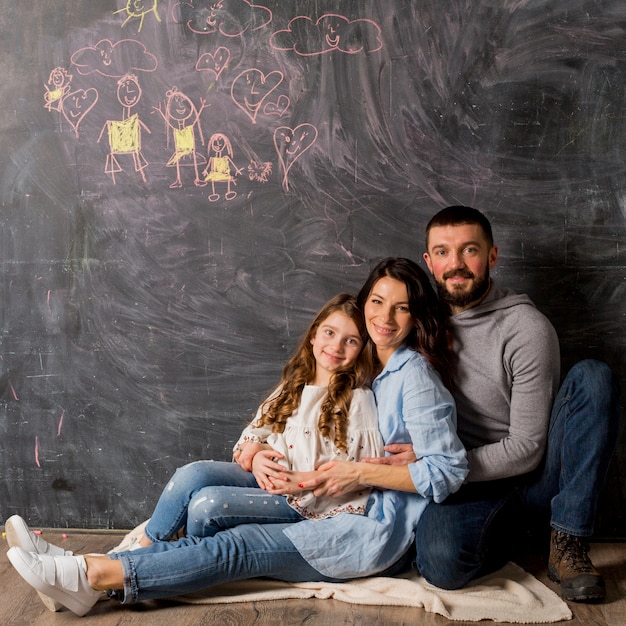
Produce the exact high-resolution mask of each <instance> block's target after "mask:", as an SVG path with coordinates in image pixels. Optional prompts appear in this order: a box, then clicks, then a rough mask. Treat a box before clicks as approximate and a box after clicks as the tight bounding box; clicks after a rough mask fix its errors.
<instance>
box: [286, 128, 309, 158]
mask: <svg viewBox="0 0 626 626" xmlns="http://www.w3.org/2000/svg"><path fill="white" fill-rule="evenodd" d="M311 138H312V132H311V130H310V128H309V127H301V128H296V130H294V132H293V134H292V135H291V136H289V135H288V134H286V135H285V148H286V150H285V152H286V153H287V154H288V155H289V156H290V157H293V156H294V155H296V154H300V153H301V152H303V151H304V146H306V147H307V148H308V147H309V146H310V145H311Z"/></svg>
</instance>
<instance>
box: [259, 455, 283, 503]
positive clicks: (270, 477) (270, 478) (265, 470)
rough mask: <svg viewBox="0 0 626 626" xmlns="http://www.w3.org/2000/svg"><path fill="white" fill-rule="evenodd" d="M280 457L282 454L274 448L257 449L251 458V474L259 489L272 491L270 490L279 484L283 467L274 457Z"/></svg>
mask: <svg viewBox="0 0 626 626" xmlns="http://www.w3.org/2000/svg"><path fill="white" fill-rule="evenodd" d="M282 458H284V457H283V455H282V454H281V453H280V452H276V450H271V449H270V450H257V452H256V454H255V455H254V457H253V459H252V474H253V475H254V477H255V478H256V481H257V483H258V485H259V487H261V489H265V491H267V492H269V493H272V492H271V491H270V490H271V489H275V488H276V487H277V485H279V484H280V481H281V480H282V479H281V478H280V474H281V473H284V471H285V468H284V467H283V466H282V465H281V464H280V463H277V462H276V460H275V459H282Z"/></svg>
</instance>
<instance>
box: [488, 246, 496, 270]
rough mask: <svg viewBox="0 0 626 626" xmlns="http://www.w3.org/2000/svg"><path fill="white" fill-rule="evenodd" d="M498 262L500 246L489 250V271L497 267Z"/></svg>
mask: <svg viewBox="0 0 626 626" xmlns="http://www.w3.org/2000/svg"><path fill="white" fill-rule="evenodd" d="M497 260H498V246H491V250H489V269H490V270H492V269H493V268H494V267H495V266H496V261H497Z"/></svg>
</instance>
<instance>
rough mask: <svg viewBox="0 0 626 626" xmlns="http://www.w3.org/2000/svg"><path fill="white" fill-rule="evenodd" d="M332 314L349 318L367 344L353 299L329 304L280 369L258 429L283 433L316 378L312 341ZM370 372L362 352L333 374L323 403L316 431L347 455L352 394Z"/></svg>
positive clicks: (340, 298)
mask: <svg viewBox="0 0 626 626" xmlns="http://www.w3.org/2000/svg"><path fill="white" fill-rule="evenodd" d="M335 312H339V313H343V314H344V315H346V316H347V317H349V318H350V319H351V320H352V321H353V322H354V323H355V325H356V327H357V329H358V331H359V335H360V336H361V340H362V341H363V345H365V344H366V343H367V340H368V335H367V330H366V328H365V320H364V318H363V313H362V312H361V309H360V307H359V306H358V305H357V301H356V298H355V297H354V296H351V295H350V294H347V293H341V294H339V295H337V296H335V297H334V298H332V299H331V300H329V301H328V302H327V303H326V304H325V305H324V306H323V307H322V308H321V310H320V311H319V312H318V314H317V315H316V316H315V319H314V320H313V322H311V325H310V326H309V329H308V330H307V332H306V333H305V335H304V337H303V338H302V341H301V342H300V344H299V346H298V348H297V349H296V351H295V353H294V355H293V356H292V357H291V358H290V359H289V361H288V362H287V364H286V365H285V367H284V368H283V374H282V378H281V381H280V385H279V392H278V394H277V395H276V396H274V397H271V398H270V399H269V400H267V401H266V402H265V403H264V404H263V406H262V408H261V418H260V420H259V422H258V425H259V426H261V425H268V426H271V427H272V432H278V433H282V432H284V430H285V424H286V423H287V420H288V419H289V418H290V417H291V415H292V414H293V413H294V412H295V411H296V409H297V408H298V406H299V405H300V399H301V397H302V390H303V389H304V386H305V385H306V384H307V383H310V382H311V381H312V380H313V379H314V378H315V370H316V363H315V357H314V355H313V346H312V345H311V340H312V339H313V338H314V336H315V333H316V332H317V329H318V328H319V326H320V325H321V324H322V323H323V322H324V321H325V320H326V318H328V317H329V316H330V315H331V314H332V313H335ZM372 371H373V364H372V360H371V356H370V353H369V352H368V351H366V350H361V352H360V354H359V356H358V357H357V360H356V361H355V362H354V364H353V365H352V366H350V367H349V368H346V369H342V370H338V371H337V372H334V373H333V375H332V376H331V378H330V383H329V385H328V394H327V395H326V398H325V399H324V402H323V403H322V409H321V413H320V417H319V421H318V428H319V430H320V432H321V433H322V435H323V436H324V437H326V438H328V439H333V440H334V442H335V445H336V446H337V447H338V448H339V449H340V450H344V451H347V448H348V443H347V432H348V418H349V414H350V404H351V402H352V391H353V390H354V389H358V388H359V387H363V386H365V385H367V384H368V383H369V381H370V379H371V376H372Z"/></svg>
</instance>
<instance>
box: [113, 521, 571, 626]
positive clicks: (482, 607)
mask: <svg viewBox="0 0 626 626" xmlns="http://www.w3.org/2000/svg"><path fill="white" fill-rule="evenodd" d="M144 525H145V522H144V524H141V526H138V527H137V528H136V529H134V530H133V531H131V532H130V533H129V534H128V535H127V536H126V537H125V538H124V540H123V541H122V543H121V544H120V545H119V546H118V547H117V548H115V550H116V551H120V550H123V549H126V548H128V547H129V546H131V545H133V544H134V543H135V542H136V538H137V537H138V536H139V535H140V534H141V532H142V530H143V526H144ZM306 598H319V599H334V600H340V601H341V602H349V603H352V604H370V605H396V606H408V607H415V608H421V609H424V610H425V611H428V612H431V613H438V614H439V615H443V616H444V617H447V618H448V619H451V620H461V621H466V622H477V621H480V620H484V619H489V620H493V621H496V622H511V623H517V624H531V623H532V624H535V623H548V622H559V621H562V620H570V619H572V612H571V611H570V609H569V607H568V606H567V604H566V603H565V602H564V601H563V600H562V599H561V598H560V597H559V596H558V595H556V594H555V593H554V592H553V591H551V590H550V589H548V587H546V586H545V585H544V584H543V583H541V582H540V581H539V580H537V579H536V578H535V577H534V576H532V575H531V574H529V573H528V572H525V571H524V570H523V569H522V568H521V567H519V566H518V565H516V564H515V563H508V564H507V565H505V566H504V567H503V568H502V569H500V570H499V571H497V572H494V573H493V574H490V575H489V576H485V577H484V578H481V579H478V580H476V581H474V582H473V583H472V584H471V585H468V586H467V587H465V588H463V589H460V590H458V591H446V590H443V589H439V588H438V587H433V586H432V585H430V584H428V583H427V582H426V581H425V580H424V579H423V578H421V577H420V576H418V575H417V574H414V573H407V574H405V575H401V576H394V577H393V578H383V577H371V578H360V579H356V580H353V581H350V582H345V583H325V582H312V583H286V582H280V581H275V580H268V579H260V578H255V579H252V580H245V581H239V582H235V583H228V584H225V585H220V586H218V587H211V588H210V589H207V590H206V591H203V592H200V593H193V594H189V595H186V596H180V597H177V598H176V599H177V600H179V601H181V602H188V603H196V604H198V603H202V604H222V603H231V602H259V601H263V600H287V599H306Z"/></svg>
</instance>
